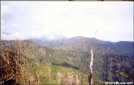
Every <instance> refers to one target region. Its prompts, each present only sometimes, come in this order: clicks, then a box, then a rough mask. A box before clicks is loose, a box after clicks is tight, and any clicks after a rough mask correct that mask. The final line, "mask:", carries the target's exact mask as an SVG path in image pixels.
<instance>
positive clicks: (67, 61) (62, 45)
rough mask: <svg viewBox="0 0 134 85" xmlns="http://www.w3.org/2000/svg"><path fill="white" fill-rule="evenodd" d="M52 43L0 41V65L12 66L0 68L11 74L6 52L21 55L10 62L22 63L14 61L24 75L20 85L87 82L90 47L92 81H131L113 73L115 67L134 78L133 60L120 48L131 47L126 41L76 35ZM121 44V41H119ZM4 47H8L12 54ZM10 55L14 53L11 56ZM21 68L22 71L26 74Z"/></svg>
mask: <svg viewBox="0 0 134 85" xmlns="http://www.w3.org/2000/svg"><path fill="white" fill-rule="evenodd" d="M35 41H36V39H35ZM36 42H41V41H36ZM52 43H53V44H51V42H50V43H48V45H44V44H40V45H37V44H36V43H35V44H34V43H33V42H32V41H29V40H17V41H15V40H11V41H6V40H5V41H3V40H2V41H1V43H0V45H1V48H0V52H1V56H0V58H1V59H0V60H2V61H1V63H0V64H2V62H3V61H4V62H5V63H4V66H8V67H11V69H8V67H2V68H0V69H2V70H4V69H5V68H6V70H5V71H9V73H11V74H13V72H14V71H13V70H12V69H14V67H13V66H11V65H12V64H11V65H10V66H9V65H8V64H7V63H6V60H8V57H7V56H8V55H9V54H13V53H15V54H17V56H21V57H17V58H19V59H18V60H16V59H17V58H13V59H12V58H11V59H9V62H13V61H12V60H14V62H15V61H16V62H19V60H21V61H22V62H24V64H23V65H20V64H17V66H18V67H20V68H22V69H18V70H17V69H16V70H17V71H18V72H17V73H19V75H24V76H22V77H21V78H20V79H21V80H22V81H20V82H19V83H21V84H22V83H23V84H28V82H31V83H30V84H59V83H60V84H70V82H71V84H78V83H79V84H87V83H88V75H89V73H90V70H89V67H88V65H90V50H91V49H93V53H94V63H93V79H94V83H95V84H103V83H104V82H106V81H107V82H108V81H109V82H116V81H118V82H124V81H129V82H130V80H129V79H128V78H124V77H122V76H121V75H120V74H118V73H117V72H116V71H117V70H118V71H121V72H123V73H125V74H127V75H130V76H132V78H134V72H133V69H134V67H133V66H134V59H133V57H130V56H129V55H127V54H126V53H124V52H122V49H120V48H127V50H129V49H131V48H130V47H131V44H130V46H128V44H127V43H128V42H125V45H126V46H125V47H123V46H122V45H117V43H113V42H108V41H102V40H98V39H95V38H85V37H81V36H78V37H73V38H69V39H61V40H57V41H53V42H52ZM120 43H122V42H119V43H118V44H120ZM130 43H133V42H130ZM45 44H46V43H45ZM115 44H116V45H117V46H118V47H119V48H115V47H116V46H115V47H113V45H115ZM123 45H124V43H123ZM7 49H8V50H10V51H11V53H10V51H8V50H7ZM15 49H16V50H15ZM132 49H133V48H132ZM4 50H6V52H7V51H8V52H9V54H5V55H4V56H5V57H3V56H2V55H3V53H2V52H3V51H4ZM14 50H15V51H14ZM124 51H126V50H124ZM4 52H5V51H4ZM16 52H17V53H16ZM126 52H127V51H126ZM130 52H131V51H130ZM12 57H15V56H14V55H12ZM25 67H26V68H25ZM30 69H31V70H30ZM5 71H4V72H5ZM23 71H25V73H24V72H23ZM4 72H1V73H2V74H1V75H5V76H10V75H8V74H5V73H4ZM23 73H24V74H23ZM27 74H28V76H27ZM30 75H33V76H30ZM1 78H2V79H4V76H3V77H1ZM2 79H0V80H2ZM29 79H31V80H29ZM24 80H27V81H24ZM34 80H36V82H33V81H34Z"/></svg>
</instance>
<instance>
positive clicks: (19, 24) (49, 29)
mask: <svg viewBox="0 0 134 85" xmlns="http://www.w3.org/2000/svg"><path fill="white" fill-rule="evenodd" d="M133 10H134V9H133V2H127V1H125V2H123V1H120V2H119V1H113V2H112V1H111V2H110V1H108V2H99V1H73V2H69V1H57V2H56V1H1V39H4V40H12V39H22V40H23V39H29V38H43V37H44V36H45V37H47V38H48V39H56V38H58V37H57V36H59V37H60V36H63V37H67V38H71V37H74V36H83V37H88V38H91V37H95V38H97V39H100V40H104V41H112V42H117V41H133Z"/></svg>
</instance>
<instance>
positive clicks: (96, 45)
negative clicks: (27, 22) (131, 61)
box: [29, 36, 134, 57]
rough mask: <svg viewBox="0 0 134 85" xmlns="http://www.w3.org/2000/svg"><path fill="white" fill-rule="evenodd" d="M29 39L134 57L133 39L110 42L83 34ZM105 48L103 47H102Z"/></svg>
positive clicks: (37, 42) (56, 45)
mask: <svg viewBox="0 0 134 85" xmlns="http://www.w3.org/2000/svg"><path fill="white" fill-rule="evenodd" d="M29 41H31V42H33V43H35V44H37V45H45V46H49V47H62V48H68V49H72V50H77V51H90V49H91V48H92V49H93V50H94V51H95V52H98V53H109V52H114V53H122V54H126V55H129V56H131V57H134V54H133V53H134V42H133V41H119V42H110V41H103V40H99V39H96V38H86V37H82V36H76V37H72V38H62V39H58V40H51V41H50V40H43V39H35V38H31V39H29ZM102 47H103V48H104V49H101V48H102Z"/></svg>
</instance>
